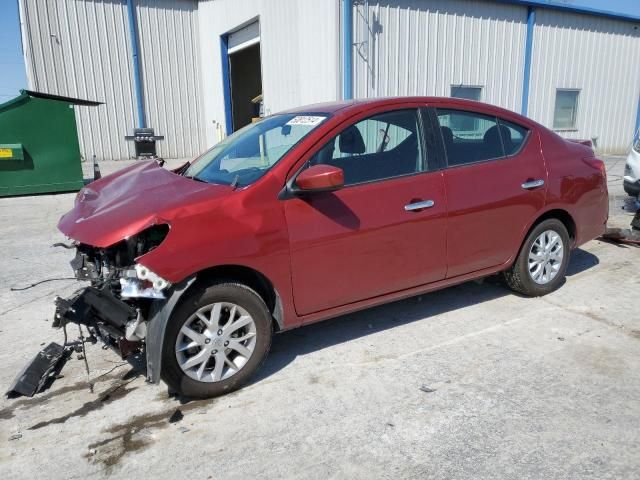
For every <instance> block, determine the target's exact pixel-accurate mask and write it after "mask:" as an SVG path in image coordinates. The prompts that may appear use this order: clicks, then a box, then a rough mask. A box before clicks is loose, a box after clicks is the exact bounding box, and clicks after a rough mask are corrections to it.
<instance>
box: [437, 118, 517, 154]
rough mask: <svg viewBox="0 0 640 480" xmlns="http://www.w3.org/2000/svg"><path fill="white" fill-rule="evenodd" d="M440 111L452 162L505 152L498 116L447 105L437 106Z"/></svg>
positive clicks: (443, 137)
mask: <svg viewBox="0 0 640 480" xmlns="http://www.w3.org/2000/svg"><path fill="white" fill-rule="evenodd" d="M437 114H438V122H439V123H440V131H441V132H442V140H443V142H444V147H445V150H446V153H447V160H448V163H449V166H456V165H466V164H468V163H475V162H482V161H485V160H492V159H496V158H502V157H504V156H505V153H504V150H503V148H502V140H501V138H500V127H499V126H498V120H497V119H496V118H495V117H491V116H487V115H482V114H480V113H476V112H465V111H461V110H445V109H438V110H437ZM503 128H505V127H503Z"/></svg>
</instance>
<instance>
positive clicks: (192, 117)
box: [20, 0, 204, 159]
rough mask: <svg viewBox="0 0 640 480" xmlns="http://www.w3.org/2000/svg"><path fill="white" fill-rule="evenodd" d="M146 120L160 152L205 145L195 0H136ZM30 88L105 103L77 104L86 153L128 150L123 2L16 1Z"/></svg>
mask: <svg viewBox="0 0 640 480" xmlns="http://www.w3.org/2000/svg"><path fill="white" fill-rule="evenodd" d="M136 4H137V9H136V12H137V17H138V32H139V39H140V52H139V53H140V56H141V58H142V62H141V70H142V79H143V90H144V97H145V111H146V118H147V125H148V126H152V127H154V128H155V131H156V134H161V135H165V136H166V140H164V141H160V142H158V144H157V145H158V154H159V155H160V156H163V157H166V158H171V157H190V156H194V155H196V154H197V153H198V152H199V151H201V150H202V148H203V147H204V128H203V122H202V112H201V110H200V105H201V102H200V100H199V97H200V86H199V82H200V73H199V69H198V62H197V58H198V45H197V42H198V34H197V2H196V1H195V0H179V1H170V0H138V1H136ZM20 8H21V13H22V17H23V19H24V24H23V28H24V30H23V38H24V40H25V42H24V43H25V45H24V48H25V59H26V64H27V71H28V79H29V88H30V89H32V90H38V91H42V92H47V93H52V94H57V95H65V96H70V97H77V98H82V99H88V100H98V101H102V102H105V103H106V104H105V105H101V106H99V107H81V106H77V107H75V109H76V119H77V124H78V136H79V140H80V152H81V154H82V155H83V156H84V157H85V158H91V157H92V156H93V155H96V157H97V158H98V159H122V158H129V157H132V156H133V155H134V147H133V143H132V142H128V141H126V140H125V139H124V136H125V135H130V134H131V133H132V131H133V128H134V124H135V118H136V109H135V108H136V107H135V94H134V86H133V66H132V61H131V45H130V36H129V23H128V17H127V7H126V1H124V0H108V1H87V0H20Z"/></svg>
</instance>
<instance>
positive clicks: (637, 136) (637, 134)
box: [633, 95, 640, 141]
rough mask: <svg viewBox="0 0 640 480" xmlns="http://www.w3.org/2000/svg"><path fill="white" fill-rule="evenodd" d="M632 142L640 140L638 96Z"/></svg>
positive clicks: (639, 101)
mask: <svg viewBox="0 0 640 480" xmlns="http://www.w3.org/2000/svg"><path fill="white" fill-rule="evenodd" d="M633 139H634V141H635V140H636V139H640V95H638V111H637V112H636V131H635V132H634V133H633Z"/></svg>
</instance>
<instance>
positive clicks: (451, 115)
mask: <svg viewBox="0 0 640 480" xmlns="http://www.w3.org/2000/svg"><path fill="white" fill-rule="evenodd" d="M432 118H433V117H432ZM435 118H437V124H439V127H440V130H441V138H442V146H443V148H444V151H445V153H446V159H447V168H446V169H445V170H444V182H445V187H446V191H447V203H448V208H449V220H448V231H449V235H448V238H447V259H448V273H447V277H455V276H458V275H462V274H465V273H470V272H474V271H478V270H482V269H484V268H490V267H494V266H497V265H501V264H503V263H505V262H507V261H508V260H509V259H510V258H511V257H512V256H514V255H515V254H516V253H517V251H518V249H519V247H520V240H521V238H522V234H523V231H524V229H525V228H526V227H527V225H529V224H530V222H531V221H532V219H533V218H535V216H536V215H537V214H538V212H539V211H540V210H541V209H542V208H543V206H544V204H545V189H546V186H545V182H546V179H547V175H546V169H545V165H544V160H543V158H542V155H541V153H540V148H539V141H538V138H533V133H534V132H532V131H529V130H527V129H526V128H525V127H523V126H520V125H517V124H514V123H511V122H507V121H505V120H502V119H498V118H496V117H495V116H492V115H485V114H483V113H481V112H479V111H473V110H454V109H446V108H438V109H436V110H435Z"/></svg>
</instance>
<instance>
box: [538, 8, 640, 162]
mask: <svg viewBox="0 0 640 480" xmlns="http://www.w3.org/2000/svg"><path fill="white" fill-rule="evenodd" d="M638 26H639V24H637V23H636V24H634V23H631V22H624V21H619V20H613V19H607V18H602V17H594V16H588V15H581V14H575V13H565V12H558V11H553V10H546V9H538V11H537V15H536V27H535V30H534V38H533V58H532V66H531V67H532V68H531V90H530V97H529V115H530V116H531V118H533V119H535V120H536V121H538V122H540V123H542V124H543V125H546V126H548V127H551V126H552V124H553V114H554V106H555V96H556V89H557V88H572V89H579V90H580V94H579V99H578V115H577V122H576V128H575V129H574V130H571V131H566V130H565V131H558V133H559V134H561V135H562V136H564V137H568V138H592V137H597V144H598V150H599V151H601V152H607V153H626V152H627V151H628V149H629V145H630V143H631V140H632V138H633V131H634V126H635V120H636V111H637V102H638V98H639V97H640V30H639V29H638Z"/></svg>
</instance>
